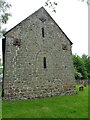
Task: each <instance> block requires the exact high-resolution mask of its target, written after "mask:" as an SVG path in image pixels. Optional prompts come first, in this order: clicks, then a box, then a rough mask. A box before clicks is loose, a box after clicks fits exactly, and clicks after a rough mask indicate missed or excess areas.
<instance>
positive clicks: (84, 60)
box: [73, 55, 90, 79]
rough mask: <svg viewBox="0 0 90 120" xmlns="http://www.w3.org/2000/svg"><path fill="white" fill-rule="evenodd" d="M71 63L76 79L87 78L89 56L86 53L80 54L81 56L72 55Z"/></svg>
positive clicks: (89, 71) (89, 62)
mask: <svg viewBox="0 0 90 120" xmlns="http://www.w3.org/2000/svg"><path fill="white" fill-rule="evenodd" d="M73 63H74V69H75V78H76V79H80V78H81V79H87V78H88V75H89V74H90V68H88V65H89V66H90V57H88V56H87V55H82V57H80V56H78V55H73Z"/></svg>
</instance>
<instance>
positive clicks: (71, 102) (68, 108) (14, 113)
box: [2, 86, 88, 118]
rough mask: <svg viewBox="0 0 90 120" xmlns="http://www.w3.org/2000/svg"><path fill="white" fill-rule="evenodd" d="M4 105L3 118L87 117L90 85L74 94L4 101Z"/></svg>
mask: <svg viewBox="0 0 90 120" xmlns="http://www.w3.org/2000/svg"><path fill="white" fill-rule="evenodd" d="M77 90H78V86H77ZM2 106H3V111H2V116H3V118H87V117H88V86H87V87H85V88H84V91H80V92H79V91H78V94H74V95H66V96H57V97H50V98H41V99H32V100H22V101H3V103H2ZM18 111H19V112H18ZM82 113H83V114H82Z"/></svg>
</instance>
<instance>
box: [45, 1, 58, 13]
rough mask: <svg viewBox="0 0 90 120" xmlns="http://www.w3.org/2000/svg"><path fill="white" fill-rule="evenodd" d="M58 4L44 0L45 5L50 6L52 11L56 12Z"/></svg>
mask: <svg viewBox="0 0 90 120" xmlns="http://www.w3.org/2000/svg"><path fill="white" fill-rule="evenodd" d="M57 5H58V4H57V3H56V2H51V0H47V1H46V2H45V6H48V7H49V8H52V12H55V13H56V8H55V7H56V6H57Z"/></svg>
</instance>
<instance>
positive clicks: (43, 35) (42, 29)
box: [42, 28, 44, 38]
mask: <svg viewBox="0 0 90 120" xmlns="http://www.w3.org/2000/svg"><path fill="white" fill-rule="evenodd" d="M42 37H43V38H44V28H42Z"/></svg>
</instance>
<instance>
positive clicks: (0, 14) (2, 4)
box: [0, 0, 11, 37]
mask: <svg viewBox="0 0 90 120" xmlns="http://www.w3.org/2000/svg"><path fill="white" fill-rule="evenodd" d="M10 7H11V5H10V4H9V3H7V2H6V1H5V0H0V23H2V24H6V23H7V21H8V19H9V16H11V14H10V13H8V12H7V10H8V9H9V8H10ZM3 31H5V30H2V29H1V26H0V37H1V36H2V33H3Z"/></svg>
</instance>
